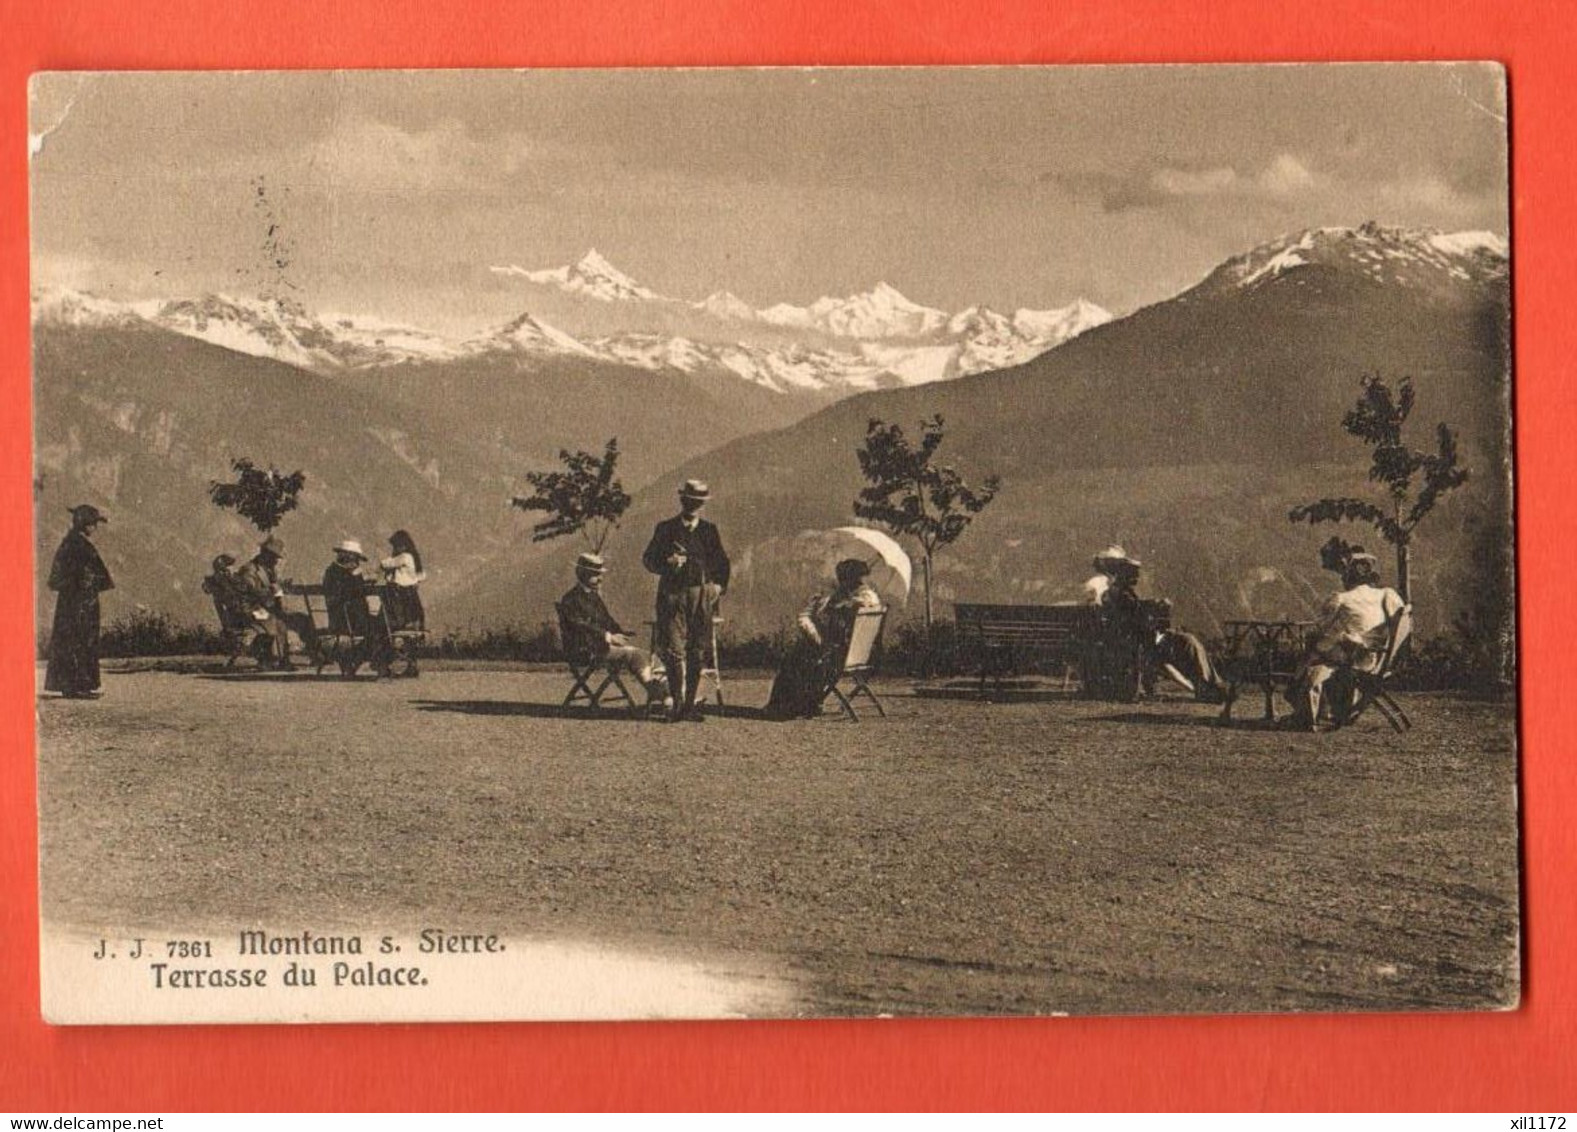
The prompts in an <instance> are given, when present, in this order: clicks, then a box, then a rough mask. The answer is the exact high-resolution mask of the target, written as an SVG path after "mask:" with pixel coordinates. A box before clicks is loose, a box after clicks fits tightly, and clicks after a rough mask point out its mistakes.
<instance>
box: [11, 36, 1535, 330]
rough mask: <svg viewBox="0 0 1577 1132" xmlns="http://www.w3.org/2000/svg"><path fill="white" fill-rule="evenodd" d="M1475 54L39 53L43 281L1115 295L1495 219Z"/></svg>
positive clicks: (424, 310) (434, 320) (432, 301)
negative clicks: (177, 70) (1309, 248)
mask: <svg viewBox="0 0 1577 1132" xmlns="http://www.w3.org/2000/svg"><path fill="white" fill-rule="evenodd" d="M1504 115H1505V99H1504V94H1503V91H1502V87H1501V75H1500V72H1499V70H1498V69H1495V68H1492V67H1488V66H1482V65H1460V66H1448V65H1436V64H1418V65H1363V66H1279V67H1165V68H1162V67H1151V68H1100V67H1081V68H1057V69H1050V68H1047V69H1040V68H980V69H951V70H947V69H944V70H932V69H912V70H815V71H798V70H780V71H762V70H738V71H724V70H693V71H600V72H599V71H579V72H576V71H538V72H530V73H519V72H503V71H491V72H384V73H376V72H358V73H338V74H335V73H325V72H318V73H297V74H289V75H258V74H250V75H231V74H210V75H169V74H164V75H159V74H152V75H150V74H142V75H111V76H96V77H91V78H84V77H81V76H71V75H47V76H40V77H38V78H36V79H35V80H34V88H33V100H32V134H33V139H32V146H33V149H34V151H35V152H34V156H33V163H32V170H33V180H32V184H33V201H32V232H33V241H34V242H33V247H34V281H35V283H38V284H51V283H53V284H62V285H67V286H77V287H83V288H86V289H91V290H95V291H98V292H99V293H102V294H105V295H109V296H113V297H119V298H145V297H151V296H157V295H176V294H192V293H196V292H200V291H207V290H225V291H231V292H241V293H256V292H260V291H274V292H279V293H286V294H290V295H292V296H294V297H296V298H299V299H300V300H301V301H303V302H305V303H307V304H308V305H309V306H313V307H316V308H318V309H322V310H340V311H369V312H378V313H383V314H386V315H390V316H394V317H401V318H407V319H414V320H417V321H421V322H425V323H428V324H431V325H434V326H436V327H440V328H460V327H467V328H468V327H472V326H481V325H484V324H487V323H490V322H494V321H497V319H498V318H499V317H500V316H502V315H504V314H507V313H513V310H514V308H517V307H518V306H519V303H518V301H516V299H515V298H514V297H513V296H512V295H511V293H510V290H509V285H508V284H507V282H506V281H504V280H501V279H499V278H498V277H496V276H493V275H492V274H491V273H489V272H488V270H487V269H488V267H489V266H490V265H493V264H510V263H513V264H519V265H522V266H525V267H528V268H537V267H549V266H556V265H559V264H563V263H567V262H571V261H573V260H574V259H576V258H578V257H579V256H580V255H581V254H582V253H584V252H585V251H586V250H587V249H588V248H591V247H595V248H596V249H597V250H598V251H600V252H602V253H603V254H604V255H605V256H606V257H607V258H608V259H610V260H611V261H612V262H613V263H615V264H616V265H618V266H619V267H621V268H622V269H623V270H625V271H626V272H628V273H629V274H631V275H633V276H634V277H635V278H636V279H637V280H639V281H640V282H642V283H645V284H646V285H648V286H650V287H652V288H653V289H655V290H657V291H659V292H661V293H663V294H668V295H673V296H677V297H681V298H691V299H699V298H702V297H704V296H705V295H707V294H708V293H710V292H712V291H714V290H720V289H727V290H730V291H733V292H735V293H736V294H738V295H740V296H742V297H743V298H744V299H746V300H747V301H749V302H751V303H752V304H754V305H756V306H767V305H770V304H772V303H775V302H780V301H788V302H795V303H801V304H802V303H805V302H808V301H810V300H811V299H814V298H816V297H817V296H820V295H823V294H833V295H845V294H849V293H852V292H854V291H857V290H864V289H866V288H868V287H869V286H871V285H872V284H874V283H875V282H876V281H878V280H886V281H887V282H889V283H891V284H893V285H894V286H896V287H898V288H899V289H900V290H901V291H903V292H904V293H905V294H907V295H909V297H910V298H912V299H915V300H916V301H919V302H924V303H927V304H929V305H933V306H939V307H944V308H947V309H957V308H960V307H963V306H966V305H968V304H970V303H977V302H980V303H986V304H987V305H990V306H993V307H996V308H998V309H1002V310H1008V311H1011V310H1014V309H1016V308H1018V307H1023V306H1028V307H1049V306H1056V305H1061V304H1063V303H1066V302H1069V301H1071V300H1072V299H1074V298H1075V297H1078V296H1084V297H1086V298H1089V299H1091V300H1093V301H1095V302H1098V303H1100V304H1102V305H1104V306H1107V307H1109V308H1111V309H1112V310H1114V311H1117V312H1119V313H1121V312H1125V311H1128V310H1131V309H1133V308H1134V307H1136V306H1139V305H1143V304H1144V303H1147V302H1152V301H1154V300H1157V299H1161V298H1165V297H1167V296H1168V295H1171V294H1174V293H1176V292H1177V291H1179V290H1181V289H1183V288H1184V287H1186V286H1188V285H1190V284H1191V283H1193V282H1195V281H1197V280H1198V279H1199V278H1200V277H1201V276H1202V275H1203V274H1205V273H1206V272H1207V271H1208V270H1209V269H1210V268H1211V267H1212V266H1214V265H1215V264H1216V263H1218V262H1219V261H1220V260H1222V259H1224V258H1226V257H1227V256H1229V255H1232V254H1234V253H1236V252H1239V251H1243V250H1245V249H1247V248H1248V247H1251V246H1253V245H1255V244H1257V243H1261V242H1264V241H1265V240H1268V239H1271V238H1273V237H1275V236H1277V235H1279V234H1281V233H1284V232H1288V231H1293V230H1296V229H1299V228H1304V227H1309V226H1314V225H1355V224H1359V223H1362V222H1363V221H1365V220H1370V219H1375V220H1379V221H1380V222H1382V223H1386V224H1399V225H1417V226H1429V227H1438V228H1443V229H1447V230H1455V229H1464V228H1468V229H1480V228H1487V229H1491V230H1493V231H1496V232H1499V233H1501V234H1505V232H1506V226H1507V195H1506V126H1505V120H1504Z"/></svg>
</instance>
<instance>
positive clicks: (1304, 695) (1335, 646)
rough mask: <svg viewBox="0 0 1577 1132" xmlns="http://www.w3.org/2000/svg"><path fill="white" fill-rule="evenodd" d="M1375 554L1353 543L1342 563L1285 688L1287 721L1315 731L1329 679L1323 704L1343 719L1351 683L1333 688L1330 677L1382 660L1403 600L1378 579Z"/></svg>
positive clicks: (1367, 669) (1335, 718) (1361, 669)
mask: <svg viewBox="0 0 1577 1132" xmlns="http://www.w3.org/2000/svg"><path fill="white" fill-rule="evenodd" d="M1378 562H1379V559H1377V558H1376V557H1375V556H1374V555H1372V554H1370V553H1368V552H1367V551H1365V550H1364V549H1363V547H1361V546H1354V547H1352V548H1351V550H1350V552H1349V553H1348V554H1347V556H1346V563H1345V565H1344V566H1343V567H1342V590H1341V592H1340V593H1337V594H1333V595H1332V596H1331V597H1330V598H1329V599H1328V600H1327V601H1326V602H1325V606H1324V608H1322V609H1321V610H1320V615H1319V619H1318V620H1317V621H1316V622H1315V627H1314V631H1313V633H1312V634H1311V637H1310V644H1309V653H1308V656H1307V657H1305V658H1304V661H1303V665H1302V667H1301V668H1300V669H1299V670H1298V674H1297V676H1295V677H1294V678H1293V681H1292V683H1291V685H1289V686H1288V688H1287V699H1288V700H1289V701H1290V702H1291V704H1292V717H1291V719H1290V720H1289V721H1288V725H1289V726H1291V727H1293V728H1295V729H1297V730H1301V731H1313V730H1315V728H1316V725H1317V723H1318V721H1319V718H1320V708H1321V701H1322V699H1324V698H1325V690H1326V687H1327V685H1332V691H1333V694H1332V695H1331V696H1330V703H1329V704H1328V705H1327V707H1328V709H1329V714H1330V716H1331V718H1332V719H1333V721H1334V722H1336V723H1337V724H1340V723H1342V722H1343V721H1344V720H1345V719H1346V715H1347V712H1348V710H1349V708H1350V707H1351V699H1352V689H1351V688H1350V687H1347V688H1341V689H1337V688H1335V686H1334V685H1333V684H1332V677H1335V676H1336V675H1337V674H1338V673H1341V672H1343V671H1352V670H1357V671H1359V672H1372V671H1375V670H1377V669H1378V668H1379V666H1380V664H1381V663H1382V662H1383V661H1384V659H1385V658H1384V653H1385V648H1386V644H1387V641H1386V632H1387V626H1388V625H1389V624H1390V623H1391V622H1392V620H1393V619H1394V618H1395V617H1396V616H1397V614H1398V613H1400V612H1401V610H1402V607H1403V606H1404V605H1406V602H1404V601H1403V600H1402V595H1401V594H1399V593H1397V592H1396V591H1395V590H1393V589H1391V588H1390V587H1389V586H1382V585H1381V584H1380V576H1379V573H1378V571H1377V569H1376V566H1377V565H1378Z"/></svg>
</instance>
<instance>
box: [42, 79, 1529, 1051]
mask: <svg viewBox="0 0 1577 1132" xmlns="http://www.w3.org/2000/svg"><path fill="white" fill-rule="evenodd" d="M30 102H31V106H30V113H31V119H30V122H31V124H30V162H31V165H30V172H31V202H32V207H31V225H32V229H31V230H32V269H33V278H32V324H33V366H34V369H33V381H34V409H35V425H34V427H35V431H34V452H35V462H36V469H35V481H34V498H35V503H36V520H37V533H36V556H37V557H36V566H37V568H36V581H35V585H36V591H37V603H36V610H37V613H36V632H37V639H38V653H37V658H38V667H37V679H38V697H39V698H38V704H37V711H38V782H39V846H40V870H41V876H40V891H41V902H42V907H41V919H42V937H41V941H40V947H41V977H42V1005H43V1012H44V1015H45V1017H46V1018H47V1019H49V1020H50V1021H52V1022H55V1023H62V1024H70V1023H165V1022H232V1021H233V1022H265V1021H268V1022H272V1021H277V1022H329V1021H353V1020H482V1019H592V1018H599V1019H600V1018H715V1017H757V1018H766V1017H818V1016H902V1015H1054V1014H1055V1015H1061V1014H1136V1013H1148V1014H1179V1013H1223V1012H1266V1011H1399V1010H1434V1011H1461V1010H1497V1009H1508V1008H1511V1007H1514V1006H1515V1005H1516V1004H1517V1003H1518V1001H1519V994H1520V986H1521V974H1520V959H1519V944H1520V934H1519V933H1520V917H1519V877H1518V800H1517V793H1516V789H1517V763H1516V760H1517V753H1516V705H1515V694H1514V692H1515V669H1514V665H1515V659H1514V658H1515V647H1514V639H1515V638H1514V625H1513V609H1514V586H1513V562H1512V548H1513V539H1512V513H1513V507H1512V502H1513V500H1512V482H1511V447H1510V445H1511V438H1510V435H1511V418H1510V404H1511V397H1510V390H1511V360H1512V359H1511V353H1510V345H1509V342H1510V337H1509V332H1508V326H1509V317H1510V312H1509V304H1510V247H1509V244H1508V241H1507V235H1508V219H1509V215H1508V207H1509V206H1508V185H1507V128H1506V105H1507V102H1506V90H1505V75H1504V72H1503V70H1502V69H1501V68H1500V67H1499V66H1496V65H1493V64H1484V63H1450V64H1446V63H1427V64H1425V63H1419V64H1366V65H1299V66H1258V65H1256V66H1187V67H1044V68H1041V67H1033V68H935V69H932V68H923V69H808V70H802V69H794V70H787V69H785V70H630V71H594V70H593V71H536V72H507V71H478V72H465V71H451V72H442V71H439V72H315V73H314V72H298V73H205V74H197V73H94V74H76V73H49V74H40V75H37V76H35V77H34V79H33V81H32V86H31V91H30Z"/></svg>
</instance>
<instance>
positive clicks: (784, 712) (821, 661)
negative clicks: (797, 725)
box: [766, 639, 834, 719]
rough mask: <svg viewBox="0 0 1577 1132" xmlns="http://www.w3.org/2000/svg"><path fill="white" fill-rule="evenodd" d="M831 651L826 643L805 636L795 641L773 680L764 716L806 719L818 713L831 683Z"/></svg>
mask: <svg viewBox="0 0 1577 1132" xmlns="http://www.w3.org/2000/svg"><path fill="white" fill-rule="evenodd" d="M833 655H834V654H833V653H832V651H831V650H829V649H828V648H827V647H826V646H825V645H817V644H812V643H811V642H810V641H807V640H804V639H801V640H799V641H798V642H796V643H795V645H794V647H793V648H792V649H790V650H789V654H788V656H786V657H784V658H783V664H782V666H781V667H780V668H779V669H778V674H777V678H776V679H774V680H773V681H772V694H771V695H770V696H769V697H768V698H767V706H766V715H767V717H768V718H769V719H809V718H814V717H815V716H817V715H820V714H821V702H822V701H823V700H825V699H826V698H827V692H828V690H829V689H830V688H831V687H832V677H833V659H832V658H833Z"/></svg>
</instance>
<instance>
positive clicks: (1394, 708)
mask: <svg viewBox="0 0 1577 1132" xmlns="http://www.w3.org/2000/svg"><path fill="white" fill-rule="evenodd" d="M1412 632H1413V607H1412V606H1410V605H1404V606H1402V607H1401V608H1400V609H1398V610H1397V611H1396V612H1395V613H1393V614H1392V615H1391V616H1390V617H1389V618H1388V619H1387V620H1386V622H1385V645H1384V646H1383V647H1382V648H1381V649H1380V650H1379V651H1378V652H1377V653H1376V654H1374V655H1375V656H1376V657H1377V658H1378V662H1377V663H1376V664H1374V665H1372V666H1370V665H1363V666H1359V665H1353V666H1351V667H1348V668H1343V669H1342V670H1340V672H1338V674H1337V676H1336V677H1333V679H1343V680H1347V681H1349V682H1350V683H1351V686H1352V689H1353V702H1352V707H1351V708H1349V709H1348V710H1347V711H1346V713H1345V714H1343V715H1342V716H1341V717H1340V718H1338V719H1337V720H1336V721H1335V722H1336V726H1337V727H1346V726H1348V725H1349V724H1352V723H1354V722H1356V721H1357V719H1358V717H1359V716H1361V715H1362V714H1363V713H1364V712H1365V711H1366V710H1368V708H1369V707H1371V706H1373V707H1374V709H1375V710H1376V711H1378V712H1379V713H1380V714H1381V715H1382V716H1383V717H1384V718H1385V721H1386V722H1387V723H1389V724H1390V725H1391V727H1392V728H1393V729H1394V730H1395V731H1396V732H1397V733H1398V734H1400V733H1401V732H1403V731H1406V730H1407V729H1408V728H1410V727H1412V726H1413V721H1412V720H1410V719H1408V718H1407V713H1406V712H1405V711H1403V710H1402V705H1401V704H1399V703H1397V702H1396V701H1395V700H1394V699H1392V698H1391V693H1390V692H1389V691H1387V690H1386V687H1385V685H1386V681H1388V680H1389V679H1390V678H1391V672H1392V670H1393V669H1394V668H1395V667H1396V660H1397V657H1398V656H1399V655H1400V654H1401V651H1402V648H1403V646H1404V645H1406V644H1407V638H1408V637H1410V636H1411V635H1412Z"/></svg>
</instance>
